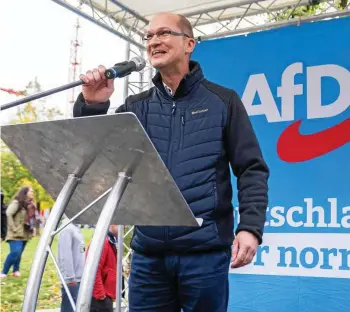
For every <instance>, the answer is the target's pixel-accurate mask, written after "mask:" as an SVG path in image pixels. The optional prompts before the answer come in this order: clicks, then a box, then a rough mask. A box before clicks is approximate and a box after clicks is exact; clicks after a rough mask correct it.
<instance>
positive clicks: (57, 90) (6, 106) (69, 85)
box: [0, 80, 84, 111]
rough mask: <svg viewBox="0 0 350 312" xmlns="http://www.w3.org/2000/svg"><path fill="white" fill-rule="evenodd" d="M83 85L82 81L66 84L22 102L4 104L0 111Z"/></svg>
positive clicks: (21, 100)
mask: <svg viewBox="0 0 350 312" xmlns="http://www.w3.org/2000/svg"><path fill="white" fill-rule="evenodd" d="M82 84H84V81H82V80H78V81H74V82H70V83H68V84H65V85H63V86H61V87H57V88H54V89H51V90H48V91H43V92H40V93H37V94H33V95H29V96H26V97H25V98H23V99H20V100H17V101H14V102H10V103H7V104H3V105H1V106H0V110H2V111H3V110H5V109H8V108H11V107H14V106H17V105H20V104H24V103H27V102H30V101H34V100H37V99H40V98H42V97H44V96H48V95H51V94H54V93H57V92H61V91H64V90H67V89H71V88H74V87H77V86H80V85H82Z"/></svg>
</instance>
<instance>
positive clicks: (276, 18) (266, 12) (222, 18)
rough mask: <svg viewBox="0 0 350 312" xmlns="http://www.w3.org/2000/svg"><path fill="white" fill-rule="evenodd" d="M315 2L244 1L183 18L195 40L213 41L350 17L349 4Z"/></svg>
mask: <svg viewBox="0 0 350 312" xmlns="http://www.w3.org/2000/svg"><path fill="white" fill-rule="evenodd" d="M343 5H344V6H343V7H342V6H341V5H339V3H338V1H324V0H317V3H316V2H315V1H313V0H298V1H297V2H295V1H293V0H292V1H288V2H287V1H283V0H272V1H271V0H263V1H252V0H243V1H240V2H239V3H236V5H235V7H232V6H223V7H220V8H217V11H215V12H214V11H213V12H203V11H198V12H194V13H191V14H185V16H186V17H187V18H188V19H189V20H190V21H191V23H192V25H193V27H194V30H195V31H196V32H197V34H198V37H197V39H198V41H202V40H209V39H216V38H221V37H227V36H234V35H238V34H248V33H253V32H257V31H261V30H267V29H272V28H278V27H283V26H289V25H299V24H301V23H304V22H311V21H316V20H323V19H328V18H335V17H340V16H346V15H350V2H349V1H347V2H346V3H345V2H344V1H343Z"/></svg>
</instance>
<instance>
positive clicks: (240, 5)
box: [52, 0, 350, 50]
mask: <svg viewBox="0 0 350 312" xmlns="http://www.w3.org/2000/svg"><path fill="white" fill-rule="evenodd" d="M52 1H54V2H56V3H57V4H60V5H61V6H63V7H65V8H67V9H69V10H71V11H72V12H74V13H76V14H78V15H80V16H82V17H84V18H86V19H88V20H90V21H91V22H93V23H95V24H97V25H98V26H100V27H102V28H104V29H106V30H108V31H110V32H112V33H113V34H115V35H117V36H118V37H120V38H122V39H124V40H125V41H127V42H129V43H130V44H131V45H133V46H135V47H137V48H138V49H139V50H144V49H145V47H144V45H143V43H142V39H141V37H142V34H143V33H144V31H145V28H146V26H147V24H148V22H149V20H148V18H150V17H151V16H148V17H147V18H146V17H144V16H142V15H141V14H140V13H138V12H136V11H135V10H132V9H131V8H129V7H127V6H125V5H123V4H122V3H120V2H119V1H116V0H52ZM349 3H350V1H349V0H239V1H232V2H231V3H229V4H226V5H221V6H219V5H218V6H214V7H211V8H210V9H205V10H197V11H193V10H192V11H190V10H186V11H185V12H181V13H182V14H183V15H184V16H186V17H187V18H188V19H189V20H190V22H191V23H192V25H193V27H194V30H195V35H196V37H197V38H198V39H199V40H208V39H214V38H218V37H223V36H232V35H237V34H242V33H251V32H256V31H260V30H266V29H271V28H274V27H281V26H286V25H293V24H300V23H302V22H304V21H305V22H306V21H308V22H309V21H313V20H321V19H327V18H334V17H337V16H342V15H343V16H344V15H350V7H349Z"/></svg>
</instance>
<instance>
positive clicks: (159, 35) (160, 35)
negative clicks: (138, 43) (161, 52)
mask: <svg viewBox="0 0 350 312" xmlns="http://www.w3.org/2000/svg"><path fill="white" fill-rule="evenodd" d="M154 35H156V37H157V38H158V39H159V40H163V39H166V38H168V37H169V36H170V35H173V36H183V37H187V38H191V37H190V36H189V35H187V34H185V33H179V32H176V31H172V30H160V31H157V32H156V33H155V34H152V33H147V34H145V35H144V36H143V38H142V39H143V41H146V42H147V41H151V40H152V38H153V37H154Z"/></svg>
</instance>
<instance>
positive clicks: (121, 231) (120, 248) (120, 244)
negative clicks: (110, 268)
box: [115, 225, 124, 312]
mask: <svg viewBox="0 0 350 312" xmlns="http://www.w3.org/2000/svg"><path fill="white" fill-rule="evenodd" d="M123 242H124V226H123V225H119V226H118V248H117V263H116V265H117V279H116V282H117V288H116V307H115V312H121V311H122V292H123V287H122V285H123V284H122V278H123V254H124V252H123V250H124V248H123Z"/></svg>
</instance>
